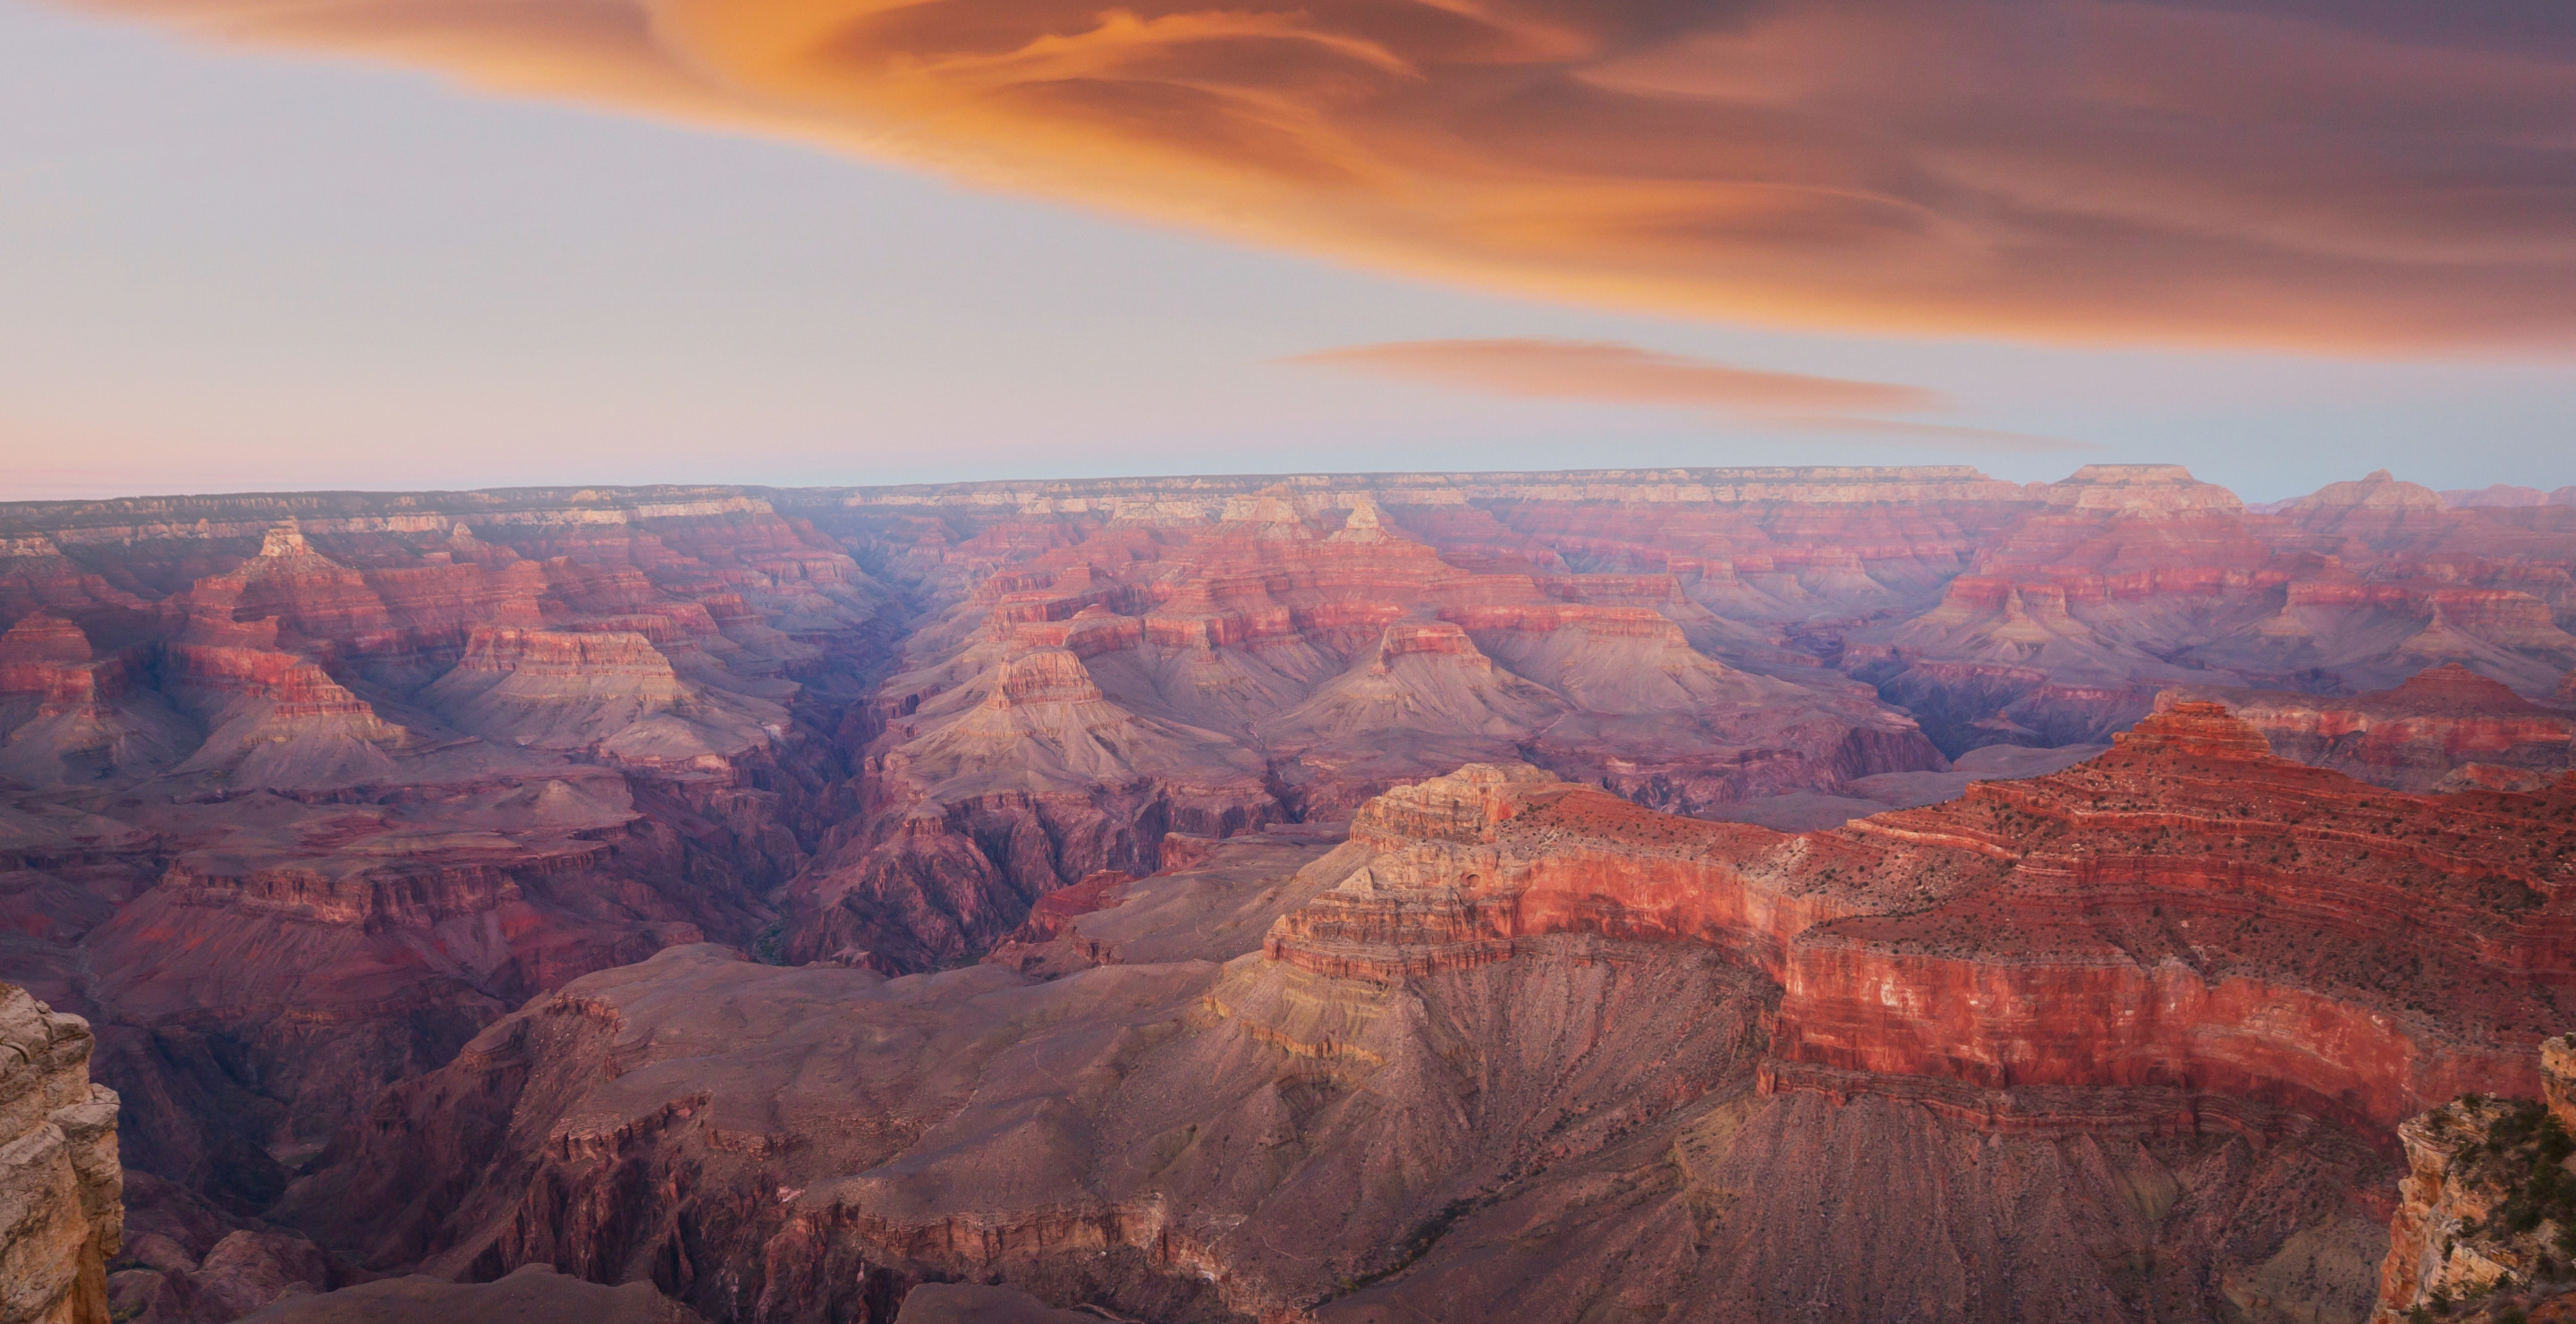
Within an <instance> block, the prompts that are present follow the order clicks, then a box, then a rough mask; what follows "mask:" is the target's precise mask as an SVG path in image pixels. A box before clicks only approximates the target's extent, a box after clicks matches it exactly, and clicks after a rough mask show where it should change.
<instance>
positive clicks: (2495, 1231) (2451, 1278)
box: [2373, 1036, 2576, 1324]
mask: <svg viewBox="0 0 2576 1324" xmlns="http://www.w3.org/2000/svg"><path fill="white" fill-rule="evenodd" d="M2539 1056H2540V1082H2541V1091H2540V1093H2541V1097H2539V1098H2525V1099H2511V1098H2494V1097H2489V1096H2485V1095H2477V1094H2464V1095H2462V1096H2460V1097H2459V1098H2458V1099H2457V1100H2455V1101H2453V1102H2450V1103H2445V1104H2442V1105H2439V1106H2437V1107H2435V1108H2432V1109H2430V1110H2429V1111H2427V1112H2424V1113H2422V1114H2420V1115H2418V1116H2416V1117H2413V1118H2410V1119H2408V1120H2407V1122H2406V1123H2405V1124H2404V1125H2402V1126H2400V1127H2399V1128H2398V1129H2397V1135H2398V1139H2399V1140H2400V1141H2401V1142H2403V1144H2404V1145H2405V1148H2406V1166H2407V1170H2406V1176H2405V1179H2404V1180H2403V1181H2402V1182H2401V1183H2400V1184H2399V1186H2398V1203H2397V1211H2396V1214H2395V1215H2394V1216H2393V1217H2392V1218H2391V1219H2390V1221H2389V1247H2388V1259H2387V1260H2386V1262H2385V1263H2384V1264H2383V1265H2382V1266H2381V1268H2380V1286H2379V1303H2378V1310H2377V1312H2376V1314H2375V1315H2374V1316H2373V1319H2374V1321H2376V1324H2401V1322H2402V1321H2414V1320H2423V1319H2435V1318H2439V1319H2461V1320H2468V1321H2475V1322H2476V1324H2491V1322H2492V1321H2497V1320H2504V1319H2517V1320H2520V1319H2558V1318H2563V1317H2564V1316H2565V1313H2566V1311H2567V1309H2568V1308H2569V1307H2570V1306H2576V1297H2571V1295H2570V1294H2571V1292H2576V1176H2571V1174H2570V1173H2569V1172H2568V1170H2567V1167H2566V1165H2567V1163H2568V1161H2569V1156H2570V1155H2571V1154H2576V1139H2571V1138H2570V1131H2569V1122H2570V1120H2571V1118H2576V1103H2571V1090H2576V1039H2570V1038H2567V1037H2565V1036H2561V1037H2559V1038H2555V1039H2550V1040H2547V1041H2545V1042H2544V1043H2542V1045H2541V1048H2540V1055H2539Z"/></svg>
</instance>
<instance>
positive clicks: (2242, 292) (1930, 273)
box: [0, 0, 2576, 500]
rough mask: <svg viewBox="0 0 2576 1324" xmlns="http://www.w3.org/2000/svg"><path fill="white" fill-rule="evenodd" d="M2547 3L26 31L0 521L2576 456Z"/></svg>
mask: <svg viewBox="0 0 2576 1324" xmlns="http://www.w3.org/2000/svg"><path fill="white" fill-rule="evenodd" d="M2571 86H2576V13H2571V12H2570V11H2568V10H2567V9H2566V8H2565V7H2564V6H2563V5H2562V4H2559V3H2558V0H2532V2H2531V3H2518V2H2515V0H2491V2H2490V0H2462V2H2461V3H2459V4H2457V5H2451V6H2441V7H2424V6H2417V5H2403V4H2397V3H2394V2H2393V0H2391V2H2389V3H2382V0H2336V2H2335V3H2333V4H2327V3H2325V0H2313V2H2311V0H2205V2H2203V0H2195V2H2194V3H2124V4H2101V3H2076V2H2075V0H2012V2H2011V3H2003V2H2001V0H1995V2H1991V3H1990V2H1988V0H1963V2H1962V3H1959V4H1953V5H1944V6H1933V5H1929V4H1913V3H1903V2H1900V0H1824V2H1822V3H1812V4H1801V5H1796V6H1774V5H1771V4H1768V3H1760V2H1758V0H1751V2H1748V0H1727V2H1718V0H1702V2H1695V3H1675V2H1674V0H1550V3H1547V4H1538V3H1535V2H1533V3H1531V4H1528V5H1520V4H1517V3H1515V2H1514V0H1314V2H1313V3H1308V4H1303V5H1300V6H1297V7H1294V8H1283V9H1278V10H1264V9H1261V8H1258V7H1250V8H1239V9H1213V8H1192V7H1190V6H1187V5H1178V6H1164V7H1159V8H1157V7H1152V6H1138V7H1134V8H1120V7H1116V6H1102V5H1099V4H1096V3H1080V4H1078V3H1072V2H1071V0H919V2H916V3H909V4H902V5H897V4H893V3H890V2H889V0H758V3H754V2H753V0H657V2H656V3H654V4H653V5H652V6H651V7H650V8H649V9H646V8H642V7H637V6H635V5H632V4H630V3H627V2H626V0H510V2H509V3H496V2H495V0H314V2H313V3H308V4H299V5H295V6H277V5H274V4H268V3H261V2H258V0H121V2H120V3H118V4H116V5H114V6H108V5H105V4H93V5H89V6H86V7H56V6H45V5H38V4H35V3H33V2H32V0H0V499H33V498H45V499H52V498H62V497H80V496H106V495H124V494H140V493H152V492H173V491H239V490H276V489H313V488H379V489H382V488H422V487H486V486H511V485H530V484H555V483H602V484H605V483H649V482H705V483H766V484H807V483H825V484H845V483H862V484H863V483H900V482H924V481H947V480H962V479H983V478H1027V477H1057V476H1064V477H1079V476H1103V475H1118V474H1154V473H1210V472H1235V473H1241V472H1291V471H1314V470H1389V469H1521V468H1564V467H1625V466H1646V465H1680V464H1710V465H1724V464H1846V463H1857V464H1906V463H1965V464H1972V465H1975V466H1977V467H1979V468H1982V469H1984V470H1986V471H1987V472H1989V473H1993V474H1996V475H1998V476H2001V477H2008V478H2015V479H2050V478H2057V477H2061V476H2063V475H2064V474H2066V473H2067V472H2069V471H2070V470H2072V469H2073V468H2075V467H2076V466H2077V465H2080V464H2084V463H2088V462H2096V461H2114V462H2117V461H2172V462H2179V463H2183V464H2186V465H2189V466H2190V467H2191V468H2192V469H2193V471H2194V472H2195V473H2197V474H2199V475H2200V476H2202V477H2204V478H2208V479H2211V480H2214V481H2218V482H2222V483H2226V484H2228V485H2229V486H2231V487H2234V488H2235V489H2236V490H2237V491H2239V492H2240V493H2242V494H2243V495H2245V496H2246V497H2247V498H2248V499H2251V500H2268V499H2274V498H2277V497H2282V496H2289V495H2295V494H2297V493H2301V492H2305V491H2308V490H2311V489H2313V488H2315V487H2317V486H2319V485H2321V484H2323V483H2325V482H2327V481H2331V480H2333V479H2337V478H2346V477H2353V476H2357V475H2358V474H2360V473H2362V472H2364V471H2366V470H2368V469H2372V468H2379V467H2386V468H2389V469H2392V470H2394V471H2396V472H2397V473H2398V474H2399V475H2400V476H2401V477H2406V478H2412V479H2415V480H2417V481H2422V482H2426V483H2429V484H2432V485H2434V486H2437V487H2467V486H2482V485H2485V484H2487V483H2492V482H2510V483H2522V484H2528V485H2532V486H2538V487H2543V488H2553V487H2557V486H2561V485H2567V484H2576V97H2571V96H2570V95H2569V94H2568V88H2569V87H2571Z"/></svg>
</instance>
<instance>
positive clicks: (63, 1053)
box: [0, 984, 125, 1324]
mask: <svg viewBox="0 0 2576 1324" xmlns="http://www.w3.org/2000/svg"><path fill="white" fill-rule="evenodd" d="M92 1043H93V1041H92V1039H91V1038H90V1032H89V1022H87V1021H84V1020H82V1019H81V1018H80V1017H78V1016H65V1015H61V1014H59V1013H57V1012H56V1011H55V1010H54V1009H53V1008H51V1007H49V1006H46V1005H45V1004H44V1003H41V1002H38V1001H36V1000H35V999H34V998H32V997H30V996H28V995H27V991H26V990H25V989H22V988H20V987H18V986H17V985H15V984H0V1324H108V1318H109V1317H108V1308H107V1261H108V1259H109V1258H110V1257H112V1256H114V1255H115V1254H116V1252H117V1250H118V1248H119V1246H120V1244H121V1243H122V1241H123V1238H124V1221H125V1210H124V1199H125V1177H124V1171H123V1169H121V1168H120V1167H118V1165H117V1157H116V1092H115V1091H114V1090H111V1089H109V1088H107V1087H106V1086H104V1085H93V1084H91V1083H90V1079H89V1055H90V1049H91V1047H92Z"/></svg>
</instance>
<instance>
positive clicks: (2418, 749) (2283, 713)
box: [2157, 662, 2576, 791]
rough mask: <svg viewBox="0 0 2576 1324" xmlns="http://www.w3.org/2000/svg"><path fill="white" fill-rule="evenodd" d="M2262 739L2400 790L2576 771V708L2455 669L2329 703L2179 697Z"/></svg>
mask: <svg viewBox="0 0 2576 1324" xmlns="http://www.w3.org/2000/svg"><path fill="white" fill-rule="evenodd" d="M2183 699H2201V700H2215V701H2217V702H2220V703H2224V704H2226V705H2227V708H2228V711H2230V712H2233V713H2235V714H2236V715H2237V716H2238V717H2239V718H2241V719H2243V720H2245V721H2247V722H2250V723H2252V724H2253V725H2254V726H2256V727H2257V728H2259V729H2260V730H2261V731H2262V732H2263V736H2264V739H2266V740H2267V741H2269V742H2270V743H2271V746H2272V752H2273V753H2276V754H2279V755H2281V756H2282V757H2283V758H2291V759H2297V760H2298V761H2299V762H2302V763H2312V764H2315V765H2317V766H2318V767H2324V768H2333V769H2335V770H2336V771H2338V772H2344V773H2349V774H2351V775H2352V776H2355V777H2358V778H2361V779H2362V780H2364V781H2367V782H2373V783H2376V784H2378V785H2381V786H2387V787H2392V788H2395V789H2397V790H2402V791H2429V790H2434V789H2437V788H2446V787H2447V786H2448V785H2450V784H2453V783H2456V784H2460V785H2479V784H2484V785H2503V784H2508V783H2514V782H2529V783H2530V784H2531V785H2534V786H2538V785H2542V784H2545V783H2547V782H2549V781H2553V780H2555V779H2556V778H2557V777H2558V776H2559V775H2560V774H2562V773H2565V772H2567V771H2568V770H2569V769H2570V768H2571V767H2576V708H2569V707H2566V706H2564V705H2563V704H2561V705H2560V706H2548V705H2544V704H2540V703H2535V702H2533V701H2532V700H2530V699H2526V698H2524V697H2523V696H2522V695H2520V694H2517V693H2515V692H2514V691H2513V690H2512V689H2511V688H2509V687H2508V686H2506V685H2504V684H2503V683H2502V682H2499V681H2495V680H2491V679H2489V678H2487V677H2485V676H2481V675H2479V674H2477V673H2476V672H2474V671H2471V670H2469V669H2468V668H2467V667H2465V666H2462V665H2460V664H2459V663H2456V662H2453V663H2449V664H2446V665H2443V666H2440V667H2434V668H2431V669H2428V670H2426V671H2423V672H2420V673H2418V674H2416V675H2414V676H2412V677H2409V678H2408V679H2407V681H2406V683H2404V684H2402V685H2399V686H2398V687H2397V688H2395V689H2392V690H2382V691H2379V692H2376V693H2371V694H2358V695H2348V696H2342V697H2330V696H2323V695H2308V694H2285V693H2279V692H2246V691H2227V690H2195V689H2182V690H2173V691H2168V692H2167V693H2166V694H2165V695H2160V696H2158V698H2157V703H2158V704H2159V705H2160V706H2161V705H2165V704H2167V703H2170V702H2172V701H2176V700H2183Z"/></svg>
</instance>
